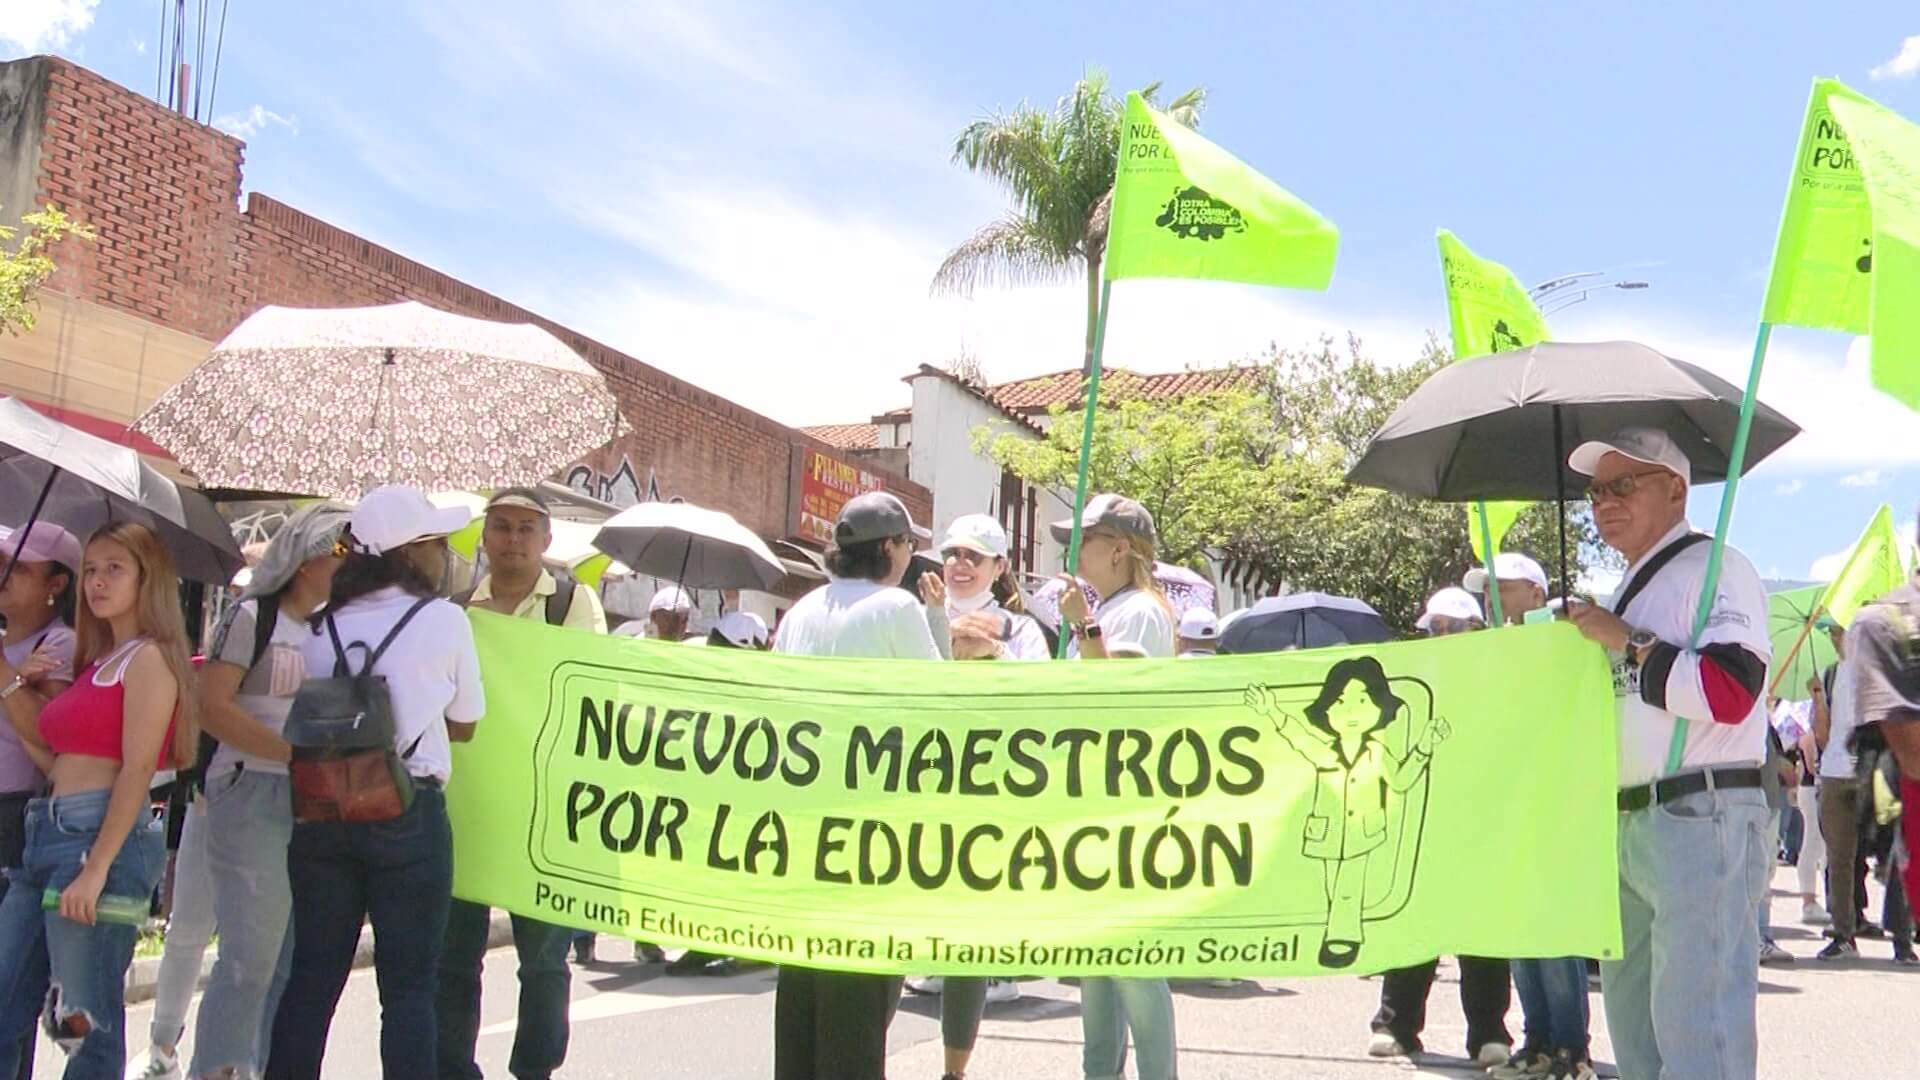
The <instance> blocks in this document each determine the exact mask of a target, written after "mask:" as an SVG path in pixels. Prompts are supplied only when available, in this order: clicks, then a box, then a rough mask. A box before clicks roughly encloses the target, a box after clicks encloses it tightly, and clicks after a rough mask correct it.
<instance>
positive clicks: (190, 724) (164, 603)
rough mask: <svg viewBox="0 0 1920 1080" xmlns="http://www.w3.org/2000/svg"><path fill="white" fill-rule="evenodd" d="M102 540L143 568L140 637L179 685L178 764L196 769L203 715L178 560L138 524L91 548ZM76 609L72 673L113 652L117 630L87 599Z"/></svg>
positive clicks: (106, 532) (108, 531)
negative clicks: (182, 607) (189, 654)
mask: <svg viewBox="0 0 1920 1080" xmlns="http://www.w3.org/2000/svg"><path fill="white" fill-rule="evenodd" d="M101 540H105V541H108V542H110V543H114V544H118V545H120V546H121V547H123V548H125V549H126V550H127V554H129V555H132V556H133V561H134V565H135V566H137V567H139V570H140V584H139V592H138V595H137V596H136V598H135V600H134V609H133V610H134V619H135V622H136V624H137V625H138V627H139V630H140V634H141V636H142V637H145V638H146V639H147V640H148V641H150V642H152V643H153V647H154V648H156V649H158V650H159V651H160V658H161V659H162V660H164V661H165V662H166V665H167V670H168V671H169V672H172V674H173V681H174V682H175V683H176V684H177V685H178V690H177V691H176V693H177V694H178V696H177V697H176V698H175V699H174V700H175V706H174V721H173V764H174V766H175V767H177V768H182V769H184V768H188V767H191V766H192V765H193V763H194V760H195V758H196V757H198V755H199V751H200V724H199V710H198V708H197V706H198V702H197V701H196V700H195V695H194V684H195V680H194V677H193V665H192V663H191V662H190V661H189V660H188V659H187V623H186V618H185V617H184V616H183V615H182V614H181V612H180V578H179V575H177V574H176V573H175V572H174V569H173V557H172V556H171V555H169V554H167V549H166V547H165V546H164V545H163V544H161V543H160V538H159V537H158V536H156V535H154V532H153V530H152V529H149V528H147V527H146V526H145V525H141V524H139V523H138V522H132V521H119V522H114V523H112V524H108V525H102V526H101V527H100V528H99V529H97V530H95V531H94V534H93V535H92V536H89V537H88V538H87V544H86V546H87V547H89V548H91V547H92V546H93V545H94V544H95V543H97V542H99V541H101ZM82 561H83V562H84V559H83V560H82ZM76 607H77V608H78V610H77V611H76V612H75V619H74V628H73V633H74V652H73V668H74V670H75V671H84V670H86V669H87V668H88V667H89V666H91V665H92V664H93V663H94V661H96V660H99V659H100V658H101V657H103V656H105V655H107V654H108V653H110V652H112V651H113V646H114V642H113V627H112V626H111V625H109V624H108V623H107V621H106V620H104V619H102V618H100V617H99V616H97V615H95V614H94V613H93V608H92V607H91V606H89V605H88V604H87V603H86V602H85V598H84V597H82V599H81V602H80V603H79V604H77V605H76Z"/></svg>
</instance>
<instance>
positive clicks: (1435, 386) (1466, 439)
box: [1347, 341, 1800, 502]
mask: <svg viewBox="0 0 1920 1080" xmlns="http://www.w3.org/2000/svg"><path fill="white" fill-rule="evenodd" d="M1741 396H1742V395H1741V392H1740V390H1739V388H1738V387H1735V386H1734V385H1733V384H1732V383H1729V382H1727V381H1726V380H1725V379H1722V378H1720V377H1719V376H1718V375H1714V374H1712V373H1711V372H1708V371H1705V370H1703V369H1701V368H1698V367H1695V366H1694V365H1692V364H1689V363H1687V362H1686V361H1684V360H1675V359H1673V358H1672V357H1669V356H1666V355H1663V354H1662V353H1660V352H1658V351H1656V350H1654V349H1650V348H1648V347H1647V346H1645V345H1639V344H1636V343H1634V342H1631V341H1608V342H1594V343H1584V342H1560V341H1550V342H1542V343H1541V344H1538V345H1535V346H1533V347H1531V348H1527V349H1515V350H1513V351H1511V352H1503V353H1495V354H1493V355H1491V356H1483V357H1479V358H1478V359H1474V360H1467V361H1464V362H1462V363H1458V364H1449V365H1448V366H1446V367H1444V368H1441V369H1440V370H1439V371H1437V372H1435V373H1434V375H1433V376H1432V377H1431V378H1429V379H1428V380H1427V381H1426V382H1424V383H1422V384H1421V385H1420V388H1419V389H1417V390H1415V391H1414V392H1413V393H1412V394H1411V395H1409V396H1408V397H1407V400H1406V401H1404V402H1402V403H1401V404H1400V407H1399V408H1398V409H1395V410H1394V412H1393V415H1392V416H1391V417H1388V418H1387V422H1386V423H1385V424H1384V425H1382V426H1381V428H1380V430H1379V431H1378V432H1376V433H1375V434H1374V436H1373V440H1372V441H1371V442H1369V443H1368V444H1367V450H1366V453H1364V454H1362V455H1361V456H1360V460H1359V462H1358V463H1357V464H1355V465H1354V467H1353V469H1352V470H1351V471H1349V472H1348V473H1347V479H1348V480H1349V481H1351V482H1353V483H1355V484H1363V485H1365V486H1367V487H1377V488H1385V489H1387V490H1389V491H1398V492H1401V493H1403V494H1406V495H1414V496H1419V497H1421V498H1427V499H1444V500H1448V501H1454V502H1466V501H1470V500H1474V499H1535V500H1545V499H1562V500H1564V498H1565V497H1566V493H1567V492H1570V491H1580V490H1582V489H1583V488H1584V487H1585V486H1586V483H1587V478H1586V477H1584V476H1581V475H1579V474H1578V473H1575V472H1573V471H1572V470H1570V469H1568V468H1567V465H1566V459H1567V452H1568V451H1570V450H1572V449H1573V448H1574V447H1575V446H1578V445H1580V444H1581V443H1583V442H1586V441H1587V440H1589V439H1599V438H1604V437H1606V436H1608V435H1611V434H1613V433H1614V432H1616V431H1619V430H1620V429H1621V428H1626V427H1651V428H1659V429H1660V430H1662V431H1665V432H1666V433H1667V434H1669V435H1671V436H1673V440H1674V442H1675V443H1677V444H1678V445H1679V447H1680V450H1681V452H1682V453H1684V454H1686V455H1687V460H1688V461H1690V462H1692V464H1693V482H1694V483H1696V484H1700V483H1713V482H1716V481H1721V480H1725V479H1726V478H1727V451H1728V450H1729V449H1730V448H1731V447H1732V446H1733V429H1734V427H1735V426H1736V425H1737V424H1738V423H1739V420H1740V400H1741ZM1799 433H1800V428H1799V425H1797V424H1795V423H1794V422H1793V421H1791V420H1789V419H1787V418H1786V417H1784V416H1782V415H1780V414H1779V413H1778V412H1776V411H1774V410H1773V409H1771V408H1769V407H1767V405H1765V404H1764V403H1762V404H1760V405H1758V406H1756V407H1755V409H1754V414H1753V431H1752V433H1751V434H1750V435H1749V436H1748V441H1747V458H1746V469H1747V470H1751V469H1752V468H1753V467H1754V465H1756V464H1758V463H1759V462H1760V461H1762V460H1764V459H1765V458H1766V456H1767V455H1768V454H1771V453H1773V452H1774V451H1775V450H1778V449H1780V447H1781V446H1783V445H1785V444H1786V442H1787V440H1789V439H1791V438H1793V437H1794V436H1795V435H1798V434H1799Z"/></svg>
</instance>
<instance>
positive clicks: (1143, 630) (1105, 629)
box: [1067, 588, 1176, 657]
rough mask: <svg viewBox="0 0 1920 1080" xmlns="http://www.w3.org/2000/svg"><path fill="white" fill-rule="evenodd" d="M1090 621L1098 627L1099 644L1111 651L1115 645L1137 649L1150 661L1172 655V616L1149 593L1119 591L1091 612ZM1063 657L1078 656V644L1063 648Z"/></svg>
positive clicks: (1173, 642) (1164, 606)
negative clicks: (1136, 647)
mask: <svg viewBox="0 0 1920 1080" xmlns="http://www.w3.org/2000/svg"><path fill="white" fill-rule="evenodd" d="M1093 620H1094V621H1095V622H1097V623H1099V624H1100V640H1101V641H1102V642H1103V643H1104V644H1105V645H1106V647H1107V648H1108V649H1109V650H1111V649H1112V648H1113V646H1114V645H1115V644H1116V643H1121V642H1124V643H1126V644H1128V645H1138V646H1140V648H1141V649H1142V650H1144V651H1145V652H1146V654H1147V655H1148V656H1150V657H1168V656H1172V655H1173V650H1174V644H1175V639H1176V634H1175V632H1174V623H1173V615H1172V613H1171V612H1169V611H1168V610H1167V605H1166V604H1165V603H1164V602H1163V601H1162V600H1161V599H1160V598H1159V597H1157V596H1154V595H1153V594H1151V593H1144V592H1141V591H1140V590H1139V589H1135V588H1125V589H1121V590H1120V591H1119V592H1117V593H1114V594H1113V595H1112V596H1109V597H1107V598H1106V599H1105V600H1102V601H1100V606H1099V607H1097V608H1095V609H1094V612H1093ZM1067 655H1069V656H1076V657H1077V656H1079V655H1080V643H1079V642H1078V641H1075V642H1074V643H1073V644H1071V645H1069V646H1068V647H1067Z"/></svg>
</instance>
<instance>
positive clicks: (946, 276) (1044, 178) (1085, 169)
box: [933, 70, 1206, 370]
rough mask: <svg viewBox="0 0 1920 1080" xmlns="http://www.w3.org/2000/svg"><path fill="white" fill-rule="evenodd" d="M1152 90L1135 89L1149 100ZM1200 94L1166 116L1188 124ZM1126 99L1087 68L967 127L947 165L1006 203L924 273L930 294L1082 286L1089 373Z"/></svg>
mask: <svg viewBox="0 0 1920 1080" xmlns="http://www.w3.org/2000/svg"><path fill="white" fill-rule="evenodd" d="M1159 90H1160V84H1159V83H1154V84H1153V85H1151V86H1148V87H1146V88H1145V89H1143V90H1141V91H1140V94H1141V96H1142V97H1145V98H1146V99H1147V100H1148V101H1150V102H1151V101H1153V100H1154V99H1155V97H1156V95H1157V94H1158V93H1159ZM1205 101H1206V91H1205V90H1202V89H1200V88H1199V87H1195V88H1194V89H1192V90H1188V91H1187V92H1186V93H1184V94H1181V95H1180V96H1179V97H1178V98H1175V99H1174V101H1173V103H1172V104H1171V105H1168V106H1167V109H1166V111H1167V113H1168V114H1169V115H1170V116H1172V117H1173V118H1174V119H1175V120H1176V121H1178V122H1179V123H1182V124H1185V125H1187V126H1188V127H1197V126H1198V125H1199V123H1200V109H1201V106H1202V105H1203V104H1204V103H1205ZM1125 114H1126V102H1125V101H1124V100H1123V99H1121V98H1117V97H1115V96H1114V95H1113V93H1112V92H1111V91H1110V90H1109V89H1108V87H1107V76H1106V74H1105V73H1104V72H1101V71H1098V70H1095V71H1090V72H1088V73H1087V75H1086V76H1085V77H1084V78H1082V79H1080V81H1079V82H1077V83H1075V84H1074V87H1073V90H1072V92H1070V93H1068V94H1067V95H1066V96H1064V97H1062V98H1061V99H1060V100H1059V101H1058V102H1057V103H1056V104H1055V105H1054V107H1053V108H1051V109H1038V108H1034V107H1033V106H1030V105H1028V104H1026V103H1025V102H1022V103H1021V104H1020V105H1019V106H1018V107H1016V108H1015V109H1013V111H1011V112H1007V113H998V112H996V113H994V114H993V115H991V116H987V117H983V118H982V119H979V120H975V121H974V122H973V123H971V124H968V125H967V127H966V129H965V130H964V131H962V132H961V133H960V137H959V138H958V139H956V140H955V141H954V145H953V160H954V161H955V162H956V163H960V164H964V165H965V166H966V167H967V168H968V169H970V170H972V171H974V172H976V173H980V174H982V175H984V176H986V177H988V178H990V179H992V180H993V181H995V182H996V183H998V184H999V185H1000V186H1001V187H1002V188H1005V189H1006V192H1007V194H1008V195H1009V196H1010V197H1011V198H1012V199H1013V202H1014V206H1013V209H1012V210H1010V211H1009V212H1008V213H1007V215H1006V216H1005V217H1003V218H1001V219H1000V220H999V221H995V222H992V223H990V224H987V225H984V226H982V227H981V228H980V230H979V231H978V232H976V233H974V234H973V235H972V236H971V237H969V238H968V239H967V241H966V242H965V243H963V244H961V245H960V246H959V247H957V248H955V249H954V250H953V252H952V253H951V254H949V255H948V256H947V258H946V260H945V261H944V262H942V263H941V264H940V269H939V270H938V271H936V272H935V273H934V276H933V290H934V291H935V292H936V293H942V292H944V293H958V294H960V295H968V296H970V295H972V293H973V290H974V289H975V288H977V287H979V286H982V285H986V286H995V285H1027V284H1033V283H1038V282H1056V281H1067V280H1070V279H1072V278H1073V277H1074V276H1075V275H1076V274H1081V273H1084V274H1085V276H1086V283H1087V341H1086V356H1085V359H1084V361H1083V366H1084V368H1085V369H1086V370H1092V366H1093V332H1094V324H1095V321H1096V319H1097V317H1098V314H1099V305H1100V259H1101V256H1102V254H1103V253H1104V252H1105V251H1106V245H1107V213H1108V210H1109V204H1110V202H1111V196H1112V194H1113V177H1114V171H1115V168H1116V166H1117V163H1118V161H1119V158H1120V126H1121V121H1122V119H1123V117H1124V116H1125Z"/></svg>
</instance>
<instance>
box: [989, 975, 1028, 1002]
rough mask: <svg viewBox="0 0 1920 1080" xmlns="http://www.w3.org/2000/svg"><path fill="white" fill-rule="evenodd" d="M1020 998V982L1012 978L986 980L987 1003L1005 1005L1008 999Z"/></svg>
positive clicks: (1016, 999)
mask: <svg viewBox="0 0 1920 1080" xmlns="http://www.w3.org/2000/svg"><path fill="white" fill-rule="evenodd" d="M1019 1000H1020V984H1019V983H1017V982H1014V981H1013V980H1012V979H990V980H988V982H987V1004H989V1005H1005V1004H1006V1003H1007V1002H1009V1001H1019Z"/></svg>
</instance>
